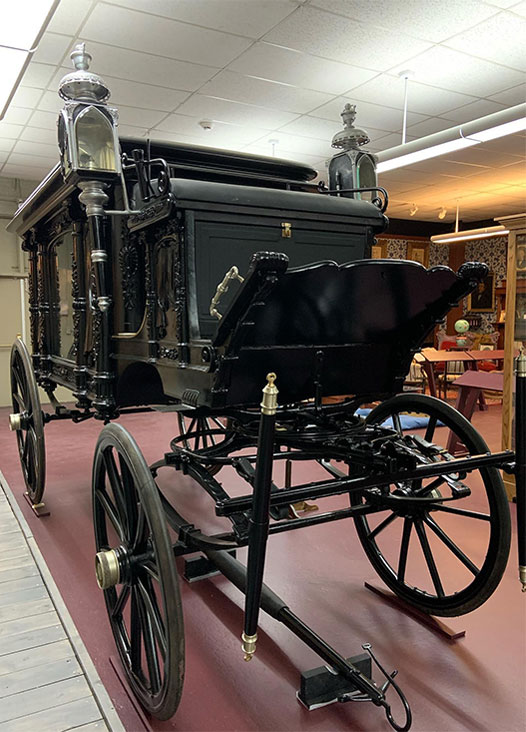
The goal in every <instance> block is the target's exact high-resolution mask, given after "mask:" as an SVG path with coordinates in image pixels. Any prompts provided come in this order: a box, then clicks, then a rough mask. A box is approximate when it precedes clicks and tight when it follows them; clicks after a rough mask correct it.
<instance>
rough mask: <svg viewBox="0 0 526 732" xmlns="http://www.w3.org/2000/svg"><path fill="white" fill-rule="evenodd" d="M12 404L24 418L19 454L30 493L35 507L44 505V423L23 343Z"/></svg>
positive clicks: (15, 358) (15, 353)
mask: <svg viewBox="0 0 526 732" xmlns="http://www.w3.org/2000/svg"><path fill="white" fill-rule="evenodd" d="M11 401H12V405H13V413H14V414H17V415H19V416H20V426H19V428H18V429H17V430H16V439H17V444H18V453H19V456H20V463H21V466H22V474H23V476H24V482H25V484H26V488H27V493H28V495H29V498H30V499H31V502H32V503H33V504H35V505H36V504H38V503H41V501H42V497H43V495H44V487H45V480H46V451H45V443H44V421H43V418H42V407H41V405H40V397H39V395H38V387H37V384H36V379H35V375H34V372H33V367H32V365H31V359H30V356H29V353H28V351H27V348H26V346H25V344H24V342H23V341H21V340H20V339H17V340H16V341H15V343H14V344H13V348H12V351H11Z"/></svg>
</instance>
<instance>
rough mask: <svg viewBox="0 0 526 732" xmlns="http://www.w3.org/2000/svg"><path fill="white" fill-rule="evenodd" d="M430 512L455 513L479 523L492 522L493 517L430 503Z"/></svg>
mask: <svg viewBox="0 0 526 732" xmlns="http://www.w3.org/2000/svg"><path fill="white" fill-rule="evenodd" d="M427 510H428V511H445V512H446V513H454V514H457V515H458V516H467V517H468V518H473V519H478V520H479V521H491V516H490V515H489V514H487V513H479V512H478V511H469V510H468V509H467V508H455V507H454V506H446V505H444V504H443V503H429V504H428V505H427Z"/></svg>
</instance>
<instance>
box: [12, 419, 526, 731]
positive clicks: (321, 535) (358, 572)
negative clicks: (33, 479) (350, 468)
mask: <svg viewBox="0 0 526 732" xmlns="http://www.w3.org/2000/svg"><path fill="white" fill-rule="evenodd" d="M8 411H9V410H8V409H0V468H1V470H2V471H3V473H4V475H5V477H6V479H7V481H8V482H9V485H10V486H11V489H12V490H13V492H14V493H15V495H16V497H17V499H18V501H19V504H20V506H21V508H22V511H23V513H24V515H25V516H26V518H27V520H28V521H29V524H30V526H31V528H32V530H33V532H34V535H35V538H36V540H37V542H38V544H39V546H40V548H41V550H42V552H43V554H44V556H45V558H46V560H47V562H48V565H49V567H50V569H51V571H52V573H53V576H54V578H55V580H56V582H57V585H58V587H59V589H60V591H61V593H62V596H63V598H64V600H65V602H66V604H67V606H68V608H69V610H70V612H71V614H72V616H73V619H74V621H75V623H76V625H77V628H78V630H79V632H80V634H81V636H82V638H83V640H84V642H85V644H86V646H87V648H88V650H89V652H90V654H91V657H92V658H93V660H94V662H95V665H96V667H97V669H98V671H99V674H100V676H101V677H102V679H103V681H104V683H105V685H106V687H107V689H108V691H109V693H110V695H111V697H112V698H113V700H114V703H115V706H116V708H117V711H118V712H119V714H120V716H121V719H122V721H123V724H124V725H125V727H126V729H127V730H129V731H130V732H134V731H135V730H137V731H140V730H143V729H144V726H143V724H142V723H141V721H140V719H139V717H138V716H137V714H136V712H135V711H134V708H133V706H132V704H131V703H130V701H129V699H128V697H127V695H126V693H125V692H124V690H123V689H122V687H121V685H120V683H119V681H118V678H117V676H116V674H115V672H114V670H113V669H112V666H111V665H110V662H109V658H110V656H114V655H115V653H116V652H115V649H114V645H113V638H112V636H111V632H110V629H109V625H108V622H107V617H106V611H105V608H104V603H103V598H102V594H101V592H100V590H99V589H98V587H97V585H96V581H95V575H94V571H93V557H94V541H93V531H92V523H91V497H90V477H91V475H90V473H91V460H92V454H93V450H94V446H95V442H96V438H97V435H98V433H99V431H100V429H101V425H100V423H98V422H95V421H90V422H86V423H84V424H80V425H73V424H69V423H52V424H50V425H48V426H47V427H46V441H47V460H48V483H47V492H46V503H47V505H48V507H49V508H50V510H51V515H50V516H48V517H46V518H42V519H37V518H36V517H35V516H34V515H33V513H32V512H31V510H30V509H29V507H28V506H27V504H26V502H25V501H24V500H23V498H22V492H23V481H22V475H21V472H20V467H19V463H18V456H17V451H16V445H15V438H14V435H12V434H11V433H9V431H8V429H7V414H8ZM174 421H175V420H174V418H173V415H170V414H157V413H155V414H141V415H134V416H130V415H129V416H125V417H124V418H122V420H121V423H122V424H123V425H125V426H126V427H127V428H128V429H129V430H130V431H131V432H132V434H133V435H134V437H135V439H136V440H137V441H138V443H139V445H140V446H141V448H142V449H143V451H144V453H145V455H146V459H147V460H148V461H149V462H153V461H154V460H156V459H158V458H159V457H160V456H161V455H162V454H163V452H164V451H165V450H166V449H168V443H169V439H170V438H171V437H172V436H173V433H174V432H175V430H174ZM474 421H475V423H476V424H477V425H478V427H479V428H480V429H481V431H483V433H484V435H485V437H486V439H487V440H488V442H489V443H490V446H491V447H492V448H493V449H500V444H499V443H500V407H498V406H493V407H490V410H489V412H484V413H482V412H477V413H476V414H475V417H474ZM303 470H304V475H303V477H304V479H305V480H308V479H309V478H310V475H311V473H310V471H311V468H309V466H305V467H304V469H303ZM169 479H171V480H172V485H174V486H176V490H177V494H178V495H177V497H175V488H174V489H172V490H171V494H172V497H173V498H172V499H173V502H174V505H175V506H176V508H177V509H178V510H179V511H181V512H182V513H183V515H185V516H187V518H190V519H197V517H198V516H201V517H202V516H203V515H204V511H205V510H206V511H207V514H206V515H207V516H209V517H210V522H216V521H218V519H215V518H214V514H213V508H212V505H211V502H210V499H208V498H207V497H206V495H204V494H201V493H197V494H196V493H195V492H194V491H193V490H192V487H191V486H190V484H189V482H188V479H185V478H183V477H182V476H179V475H178V474H175V473H172V474H171V475H169V476H168V477H166V478H164V479H163V480H166V481H168V480H169ZM205 504H206V505H205ZM513 509H514V507H513V506H512V512H513ZM200 525H205V524H204V521H203V520H202V518H201V520H200ZM513 531H514V535H515V526H513ZM240 554H241V555H242V556H243V552H240ZM265 577H266V581H267V582H268V584H269V585H270V586H271V587H272V588H273V589H274V590H275V591H276V592H277V593H278V594H280V595H281V596H283V597H284V598H285V599H287V600H288V603H289V605H290V607H291V609H292V610H293V611H295V612H297V613H298V614H299V615H300V616H301V617H302V618H303V619H304V620H306V621H307V622H309V623H310V624H311V625H312V627H313V628H314V629H315V630H316V631H318V632H319V633H320V634H321V635H322V636H323V637H324V638H325V639H326V640H327V641H329V642H330V643H332V644H333V645H334V647H336V648H337V649H338V650H339V651H340V652H341V653H342V654H343V655H346V656H350V655H354V654H356V653H359V652H360V651H361V644H362V643H364V642H370V643H371V644H372V646H373V649H374V650H375V651H376V653H377V654H378V656H379V658H380V659H381V661H382V662H383V663H384V665H385V666H386V668H388V669H392V668H398V669H399V676H398V681H399V683H400V685H401V686H402V688H403V690H404V691H405V693H406V694H407V697H408V699H409V701H410V703H411V706H412V710H413V720H414V722H413V730H415V731H417V732H418V731H424V730H426V731H428V732H436V731H437V730H443V731H446V732H453V731H454V730H455V731H456V730H488V731H491V732H515V730H517V731H518V730H520V731H521V732H522V730H524V728H525V725H526V715H525V702H524V696H525V694H524V692H525V681H526V677H525V661H526V653H525V613H524V601H525V600H526V596H525V595H521V592H520V586H519V582H518V579H517V560H516V542H515V541H514V543H513V545H512V551H511V558H510V562H509V565H508V569H507V572H506V575H505V577H504V579H503V580H502V582H501V584H500V586H499V587H498V589H497V591H496V592H495V594H494V595H493V596H492V597H491V598H490V600H489V601H488V602H487V603H486V604H485V605H483V606H482V607H481V608H479V609H478V610H477V611H475V612H473V613H471V614H469V615H467V616H464V617H462V618H456V619H452V620H451V623H450V624H451V625H453V626H454V627H456V628H465V630H466V637H465V638H463V639H461V640H458V641H454V642H452V641H448V640H446V639H444V638H442V637H440V636H438V635H436V634H434V633H433V632H431V631H430V630H429V629H427V628H426V627H424V626H423V625H421V624H420V623H419V622H418V621H416V620H415V619H413V618H411V617H408V616H407V615H405V614H403V613H402V612H400V611H399V610H397V609H395V608H393V607H391V606H389V605H388V604H386V603H383V602H382V601H381V600H380V599H379V598H377V597H376V596H374V595H373V594H371V593H370V592H368V591H367V590H366V589H364V587H363V582H364V580H370V581H375V574H374V571H373V570H372V568H371V567H370V565H369V563H368V560H367V559H366V558H365V555H364V553H363V550H362V549H361V547H360V545H359V543H358V540H357V539H356V536H355V532H354V528H353V526H352V525H351V523H350V522H347V523H345V522H339V523H335V524H326V525H323V526H318V527H313V528H310V529H306V530H304V531H296V532H291V533H289V534H280V535H277V536H275V537H273V538H272V539H271V542H270V544H269V553H268V564H267V570H266V575H265ZM182 596H183V604H184V613H185V626H186V648H187V670H186V681H185V688H184V692H183V697H182V702H181V705H180V707H179V709H178V711H177V713H176V715H175V717H174V718H173V719H172V720H171V721H169V722H164V723H160V722H157V721H155V720H152V721H151V722H150V724H151V727H152V729H155V730H165V729H166V730H169V729H174V730H182V731H191V730H192V731H194V730H195V731H197V730H201V731H205V730H207V731H210V732H212V731H213V732H215V731H219V730H254V731H255V730H287V731H288V730H323V731H325V730H349V729H351V730H367V732H373V731H374V732H377V731H378V732H381V731H384V730H385V731H387V730H389V729H390V727H389V725H388V724H387V722H386V720H385V717H384V715H383V712H382V711H381V710H379V709H377V708H376V707H373V706H372V705H371V704H347V705H341V704H339V705H338V704H337V705H332V706H330V707H325V708H322V709H319V710H316V711H313V712H307V711H306V710H305V709H303V708H302V707H301V706H300V705H299V703H298V702H297V700H296V698H295V693H296V690H297V688H298V682H299V674H300V671H301V670H305V669H309V668H312V667H315V666H319V665H321V662H320V660H319V659H318V657H317V656H315V655H314V654H313V653H312V652H311V651H309V650H308V649H307V648H306V647H305V646H303V644H301V643H300V641H299V640H297V639H296V638H295V637H294V636H292V635H291V633H290V632H289V631H287V630H286V629H285V628H284V627H283V626H281V625H280V624H279V623H277V622H275V621H274V620H272V619H271V618H269V617H268V616H265V615H263V616H262V618H261V632H260V641H259V644H258V650H257V653H256V656H255V658H254V659H253V660H252V662H251V663H250V664H246V663H244V661H243V657H242V653H241V649H240V633H241V630H242V622H243V620H242V618H243V614H242V609H241V608H242V603H241V600H242V596H241V595H240V593H239V592H238V591H237V590H236V589H235V588H234V587H233V586H231V585H230V584H229V583H228V582H227V581H226V580H225V579H223V578H214V579H211V580H204V581H202V582H199V583H196V584H193V585H191V586H190V585H188V584H186V583H184V582H183V583H182ZM377 678H378V677H377ZM378 680H379V679H378ZM395 711H397V710H395Z"/></svg>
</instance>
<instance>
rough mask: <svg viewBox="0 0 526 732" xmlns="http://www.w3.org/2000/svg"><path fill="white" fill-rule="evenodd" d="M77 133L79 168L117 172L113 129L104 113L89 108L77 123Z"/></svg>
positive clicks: (80, 115) (81, 114) (78, 118)
mask: <svg viewBox="0 0 526 732" xmlns="http://www.w3.org/2000/svg"><path fill="white" fill-rule="evenodd" d="M75 133H76V135H75V136H76V143H77V155H78V167H79V168H81V169H82V170H108V171H115V172H116V170H117V167H116V165H115V148H114V144H113V128H112V126H111V124H110V122H109V120H108V119H107V117H105V116H104V115H103V114H102V112H99V110H98V109H96V108H95V107H87V109H85V110H84V111H83V112H81V113H80V114H79V116H78V117H77V119H76V121H75Z"/></svg>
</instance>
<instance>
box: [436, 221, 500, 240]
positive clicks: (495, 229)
mask: <svg viewBox="0 0 526 732" xmlns="http://www.w3.org/2000/svg"><path fill="white" fill-rule="evenodd" d="M508 233H509V229H506V227H505V226H502V225H500V226H487V227H486V228H485V229H466V231H452V232H451V233H450V234H436V235H435V236H432V237H431V241H432V242H433V243H434V244H451V243H453V242H455V241H468V240H469V239H487V238H488V237H490V236H506V234H508Z"/></svg>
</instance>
